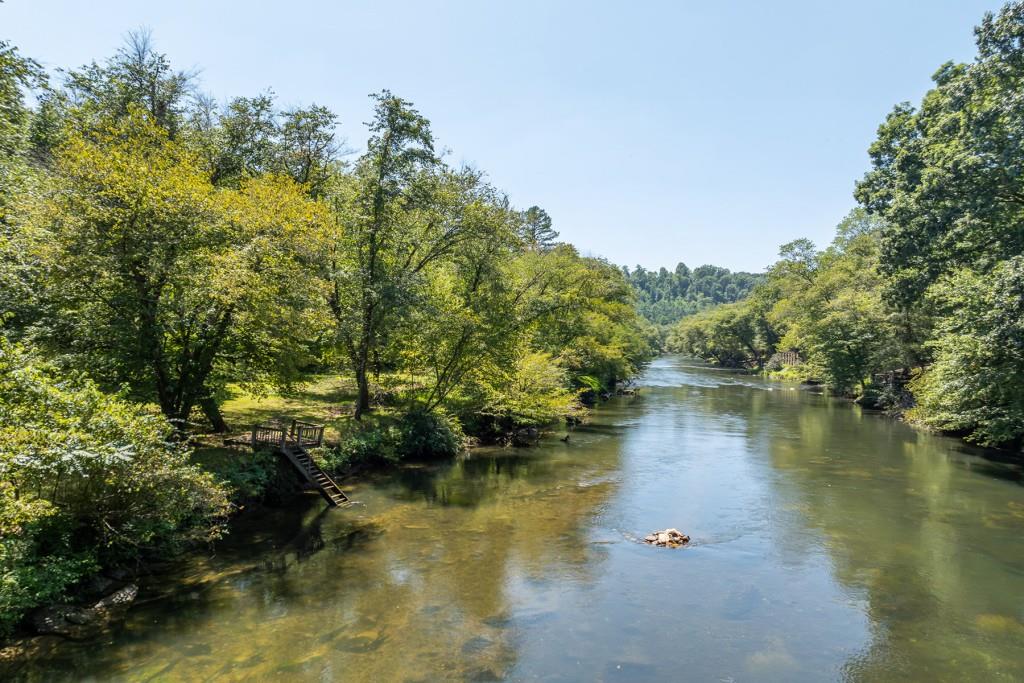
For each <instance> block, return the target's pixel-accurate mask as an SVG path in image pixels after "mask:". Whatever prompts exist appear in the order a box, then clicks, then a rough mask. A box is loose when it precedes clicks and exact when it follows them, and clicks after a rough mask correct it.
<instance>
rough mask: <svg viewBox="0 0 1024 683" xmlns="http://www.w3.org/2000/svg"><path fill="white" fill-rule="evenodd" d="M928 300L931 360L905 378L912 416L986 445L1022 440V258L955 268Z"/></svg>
mask: <svg viewBox="0 0 1024 683" xmlns="http://www.w3.org/2000/svg"><path fill="white" fill-rule="evenodd" d="M928 302H929V303H930V304H931V305H932V306H935V307H936V308H937V309H938V310H940V311H941V312H942V315H941V316H940V318H939V322H938V324H937V329H936V332H937V334H936V336H935V338H934V340H932V341H931V342H930V346H931V347H932V349H933V351H934V354H935V362H934V363H933V364H932V365H931V367H929V368H927V369H925V370H924V371H923V372H922V373H921V374H920V375H919V376H918V377H917V378H916V379H915V380H914V381H913V383H912V389H913V391H914V396H915V397H916V398H917V401H918V406H917V407H916V408H915V409H914V411H913V412H912V413H911V416H912V417H913V418H915V419H917V420H920V421H921V422H923V423H924V424H926V425H929V426H931V427H935V428H938V429H943V430H948V431H953V432H959V433H962V434H965V435H966V436H967V438H968V439H969V440H971V441H975V442H977V443H980V444H982V445H985V446H1001V445H1009V444H1018V443H1019V442H1020V440H1021V438H1022V437H1024V257H1021V256H1016V257H1014V258H1012V259H1009V260H1007V261H1004V262H1003V263H1000V264H999V265H998V266H996V267H995V268H994V269H993V270H992V272H991V273H990V274H988V275H981V274H979V273H976V272H973V271H970V270H967V269H962V270H960V271H958V272H956V273H953V274H951V275H948V276H946V277H944V278H943V279H941V280H940V281H939V282H938V283H936V285H934V286H933V287H932V288H931V289H930V290H929V292H928Z"/></svg>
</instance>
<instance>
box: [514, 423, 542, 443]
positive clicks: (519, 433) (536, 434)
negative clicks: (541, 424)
mask: <svg viewBox="0 0 1024 683" xmlns="http://www.w3.org/2000/svg"><path fill="white" fill-rule="evenodd" d="M539 439H540V430H539V429H537V428H536V427H521V428H519V429H517V430H516V432H515V434H514V435H513V437H512V442H513V443H514V444H515V445H516V446H532V445H534V444H535V443H537V441H538V440H539Z"/></svg>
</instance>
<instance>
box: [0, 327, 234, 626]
mask: <svg viewBox="0 0 1024 683" xmlns="http://www.w3.org/2000/svg"><path fill="white" fill-rule="evenodd" d="M170 435H171V430H170V428H169V425H168V423H167V421H166V420H164V419H163V418H162V417H160V416H158V415H153V414H150V413H147V412H146V411H145V410H143V409H141V408H139V407H138V406H135V405H133V404H130V403H128V402H126V401H123V400H121V399H120V398H119V397H116V396H109V395H106V394H104V393H103V392H101V391H100V390H99V389H98V388H97V387H96V386H95V385H94V384H93V383H91V382H89V381H86V380H77V379H74V380H69V379H62V378H60V377H58V376H57V375H56V374H55V373H54V371H53V370H52V368H49V367H48V366H45V365H42V364H39V363H36V362H34V361H33V360H32V359H30V358H28V357H27V356H26V355H25V354H24V353H23V352H22V351H20V350H19V349H18V348H17V347H14V346H12V345H11V344H10V343H8V342H7V341H5V340H4V339H3V338H2V337H0V480H3V482H4V485H3V490H2V495H0V532H2V533H3V542H2V544H0V571H2V572H3V575H2V577H0V606H2V607H3V613H4V619H3V624H0V627H3V625H6V626H7V627H9V625H10V624H11V623H14V622H15V621H16V620H17V618H18V617H19V616H20V614H21V613H23V612H24V610H26V609H28V608H30V607H31V606H33V605H35V604H40V603H42V602H44V601H46V600H50V599H53V598H54V597H55V596H57V595H59V594H60V593H61V592H62V591H63V590H65V588H66V587H67V586H69V585H71V584H73V583H74V582H75V581H76V580H78V579H79V578H81V577H82V576H83V575H84V574H85V573H87V572H89V571H93V570H94V569H95V568H96V567H98V566H103V565H109V564H114V563H117V562H121V561H125V560H128V559H132V558H138V557H140V556H142V555H143V554H147V553H153V552H155V551H159V550H166V549H168V548H170V547H176V546H178V545H180V544H182V543H185V542H188V541H192V540H198V539H204V540H205V539H210V538H212V537H215V536H216V535H217V534H218V533H219V531H220V529H221V521H222V519H223V516H224V514H225V512H226V509H227V497H226V493H225V490H224V487H223V486H221V485H219V484H217V483H216V482H215V480H214V479H213V477H212V476H211V475H210V474H208V473H206V472H203V471H202V470H201V469H200V468H199V467H197V466H195V465H193V464H191V463H190V461H189V457H190V452H189V449H188V448H187V447H185V446H184V445H182V444H180V443H176V442H172V441H170V440H169V436H170Z"/></svg>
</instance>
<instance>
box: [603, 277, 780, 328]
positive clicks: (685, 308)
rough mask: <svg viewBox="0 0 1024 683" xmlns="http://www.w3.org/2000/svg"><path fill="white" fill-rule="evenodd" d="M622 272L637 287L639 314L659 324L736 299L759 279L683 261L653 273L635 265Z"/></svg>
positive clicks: (747, 291) (743, 294)
mask: <svg viewBox="0 0 1024 683" xmlns="http://www.w3.org/2000/svg"><path fill="white" fill-rule="evenodd" d="M623 272H625V274H626V276H627V277H628V278H629V281H630V284H632V286H633V288H634V289H635V290H636V293H637V299H638V302H637V308H638V309H639V311H640V314H641V315H643V316H644V317H645V318H646V319H647V320H649V321H651V322H652V323H656V324H658V325H671V324H673V323H676V322H678V321H679V320H681V319H682V318H685V317H686V316H688V315H693V314H695V313H698V312H700V311H703V310H706V309H708V308H711V307H712V306H715V305H718V304H723V303H732V302H735V301H739V300H740V299H742V298H744V297H745V296H747V295H748V294H749V293H750V292H751V290H753V288H754V286H755V285H756V284H757V283H758V282H759V281H760V279H761V276H759V275H755V274H753V273H742V272H739V273H732V272H730V271H729V270H728V269H727V268H719V267H717V266H700V267H699V268H695V269H693V270H692V271H691V270H690V269H689V268H688V267H687V266H686V264H685V263H680V264H678V265H677V266H676V267H675V270H673V271H669V270H667V269H665V268H661V269H659V270H658V272H657V273H654V272H653V271H647V270H644V269H643V268H641V267H640V266H637V267H636V269H634V270H633V271H632V272H630V271H629V269H628V268H624V269H623Z"/></svg>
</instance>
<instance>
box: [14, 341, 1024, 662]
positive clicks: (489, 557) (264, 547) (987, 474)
mask: <svg viewBox="0 0 1024 683" xmlns="http://www.w3.org/2000/svg"><path fill="white" fill-rule="evenodd" d="M639 384H640V386H641V389H640V390H639V392H638V395H637V396H635V397H618V398H614V399H612V400H611V401H609V402H608V403H607V404H605V405H604V406H602V407H601V408H600V409H598V410H597V411H596V412H595V413H594V415H593V418H592V420H591V421H590V422H589V423H588V424H586V425H583V426H580V427H577V428H576V429H574V430H573V431H572V432H571V433H569V438H568V441H562V440H560V439H559V438H558V436H561V435H556V436H555V437H552V438H548V439H545V440H544V441H543V442H542V444H541V445H540V446H539V447H537V448H532V449H478V450H474V451H473V452H472V453H471V454H470V455H468V456H467V457H465V458H463V459H460V460H458V461H457V462H453V463H444V464H439V465H432V466H422V467H410V468H407V469H402V470H399V471H396V472H391V473H388V474H382V475H379V476H376V477H373V478H370V479H367V480H364V481H361V482H358V483H357V484H356V485H355V486H354V487H353V488H352V489H351V490H350V491H349V495H350V496H351V497H352V498H354V499H355V500H357V501H359V503H358V504H357V505H356V506H354V507H352V508H348V509H327V508H325V505H324V503H323V501H322V500H321V499H320V498H319V497H315V496H309V497H301V498H300V499H299V500H297V501H296V503H295V505H293V506H289V507H287V508H283V509H275V510H270V511H266V512H261V513H259V514H253V515H249V516H246V517H245V518H244V519H243V520H241V522H240V523H239V524H238V525H236V526H235V527H234V528H233V530H232V534H231V536H230V537H229V538H228V539H226V540H225V541H224V542H222V543H220V544H218V546H217V547H216V549H215V552H213V553H202V554H195V555H190V556H188V557H185V558H182V559H181V560H180V561H179V562H177V563H176V564H175V565H174V566H173V567H172V568H171V569H170V570H169V573H168V574H166V575H163V576H161V577H160V578H159V580H152V581H151V582H150V584H147V585H143V590H142V593H141V594H140V603H139V604H138V605H137V606H136V607H134V608H133V609H132V610H131V611H130V612H129V615H128V618H127V620H126V622H125V623H124V624H123V625H122V626H121V627H120V628H118V629H116V630H115V631H113V632H112V633H110V634H109V635H107V636H106V637H104V638H102V639H101V640H100V641H99V642H90V643H82V644H72V643H68V644H66V645H62V646H60V647H58V648H57V649H56V651H55V652H54V653H52V654H51V655H50V656H48V657H46V658H45V659H41V660H39V661H36V662H34V663H32V664H31V665H30V666H29V667H28V668H27V669H25V670H23V672H22V673H23V676H24V678H25V679H26V680H33V681H44V680H45V681H51V680H101V681H106V680H125V681H127V680H131V681H140V680H161V681H164V680H167V681H201V680H223V681H252V680H289V681H302V680H309V681H437V680H474V681H489V680H546V681H580V680H587V681H647V680H651V681H661V680H664V681H670V680H694V681H736V682H739V681H786V682H790V681H828V680H836V681H839V680H844V681H846V680H849V681H872V682H874V681H906V680H922V681H925V680H927V681H964V680H977V681H1019V680H1024V623H1022V622H1024V486H1022V483H1024V478H1022V472H1021V468H1020V467H1019V466H1018V465H1014V464H1006V463H1003V464H1001V463H999V462H997V461H994V460H992V459H990V458H986V457H982V456H983V455H985V454H983V453H981V452H978V451H974V450H972V449H970V448H969V447H967V446H964V445H963V444H961V443H960V442H958V441H956V440H954V439H949V438H944V437H941V436H937V435H933V434H927V433H924V432H921V431H917V430H914V429H912V428H910V427H908V426H906V425H904V424H902V423H899V422H896V421H894V420H891V419H888V418H886V417H883V416H879V415H875V414H870V413H867V412H863V411H861V410H860V409H859V408H857V407H855V406H851V405H850V404H849V403H846V402H843V401H836V400H832V399H829V398H827V397H824V396H821V395H817V394H813V393H810V392H807V391H803V390H800V389H799V388H798V387H795V386H789V385H785V384H780V383H777V382H767V381H762V380H760V379H756V378H750V377H743V376H737V375H734V374H730V373H727V372H724V371H721V370H717V369H714V368H708V367H704V366H701V365H700V364H698V363H696V362H694V361H690V360H687V359H682V358H678V357H671V356H669V357H662V358H660V359H658V360H657V361H656V362H655V363H654V364H653V365H652V366H651V367H650V368H649V369H648V370H647V371H646V373H645V374H644V376H643V377H642V379H641V381H640V382H639ZM666 527H675V528H678V529H679V530H680V531H682V532H684V533H686V534H688V535H689V536H690V537H691V539H692V541H691V546H690V547H684V548H678V549H669V548H654V547H650V546H647V545H644V544H642V543H640V542H638V541H637V539H638V538H642V537H643V536H644V535H646V534H648V533H650V532H651V531H654V530H657V529H664V528H666Z"/></svg>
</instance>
